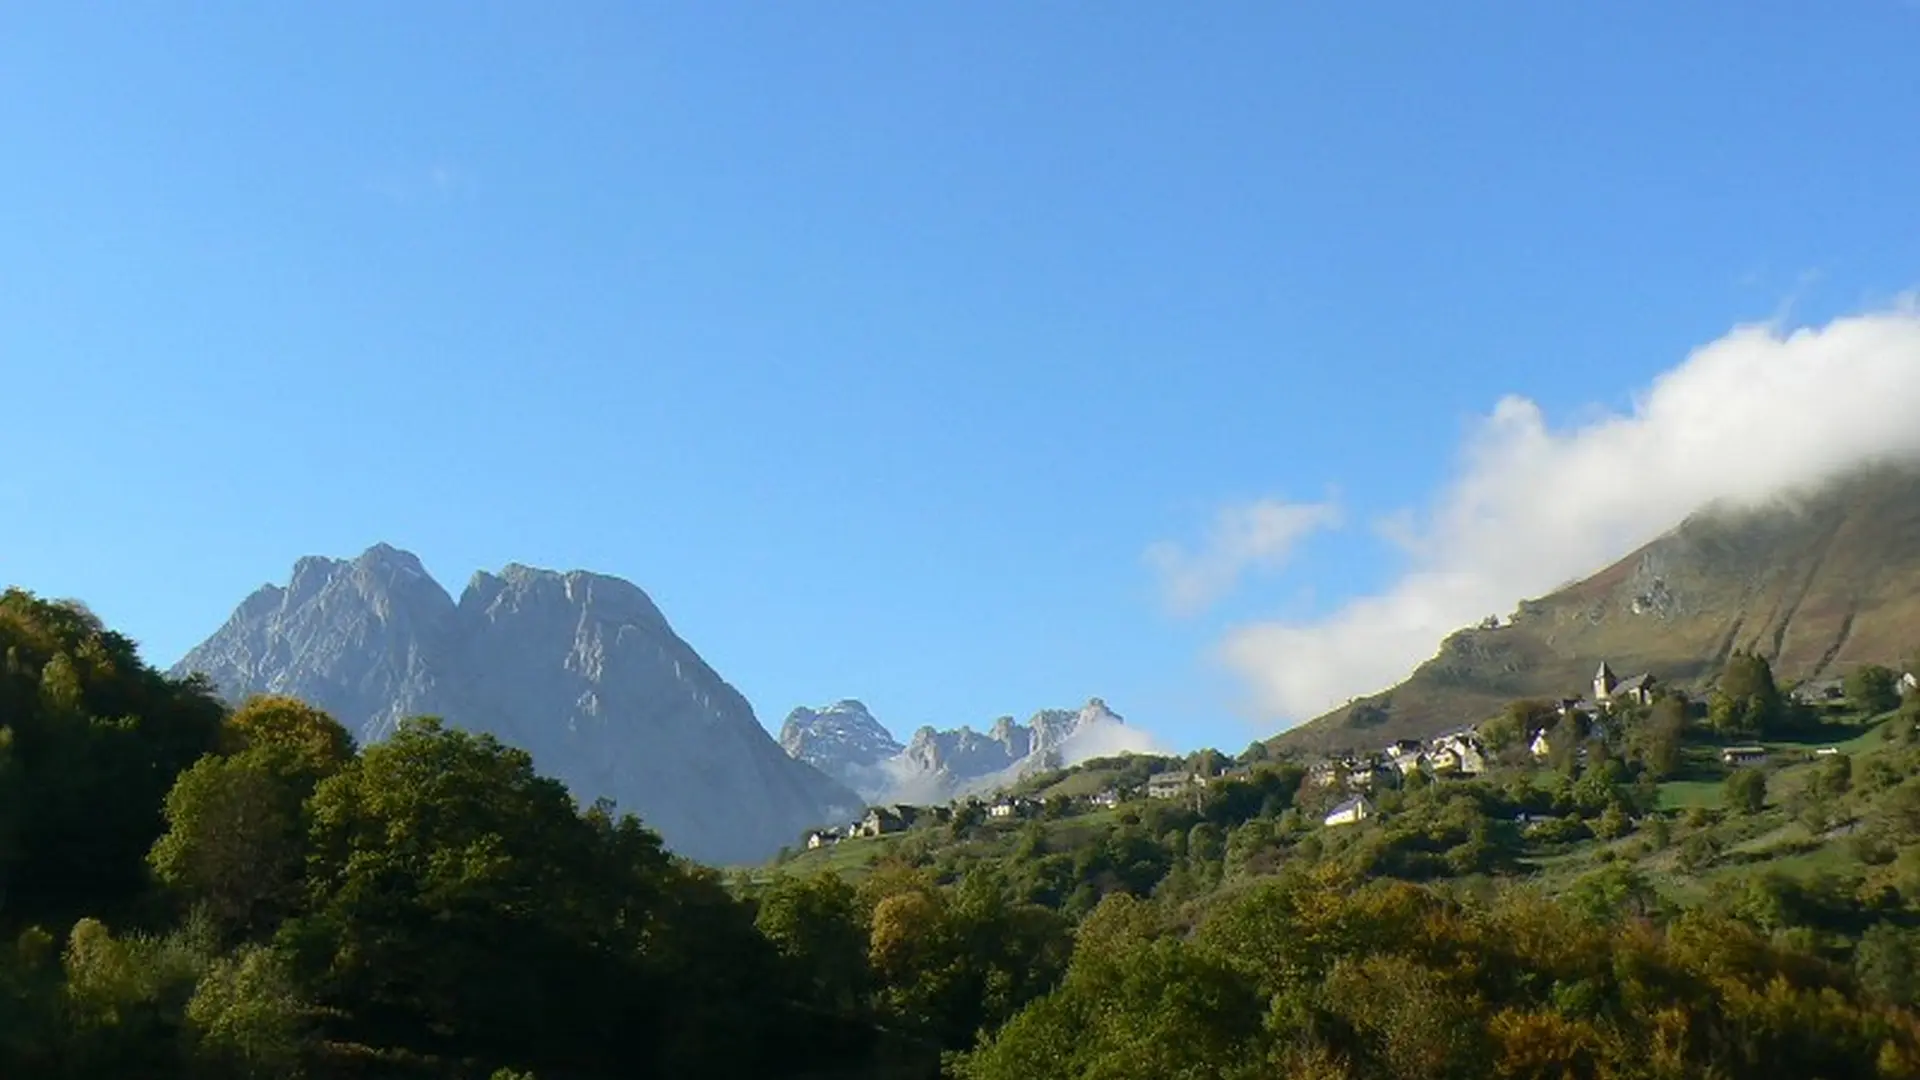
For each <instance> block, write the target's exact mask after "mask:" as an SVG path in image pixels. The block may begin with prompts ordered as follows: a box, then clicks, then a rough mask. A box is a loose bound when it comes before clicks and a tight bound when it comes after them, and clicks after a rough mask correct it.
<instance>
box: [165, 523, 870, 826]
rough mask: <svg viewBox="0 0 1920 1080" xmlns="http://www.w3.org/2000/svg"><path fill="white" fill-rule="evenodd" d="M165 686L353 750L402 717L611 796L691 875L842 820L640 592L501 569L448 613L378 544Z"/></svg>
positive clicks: (250, 604)
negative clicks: (199, 680) (487, 740)
mask: <svg viewBox="0 0 1920 1080" xmlns="http://www.w3.org/2000/svg"><path fill="white" fill-rule="evenodd" d="M175 671H176V673H178V674H185V673H188V672H195V671H197V672H202V673H204V674H205V675H207V676H208V677H209V678H211V679H212V680H213V682H214V684H215V685H216V686H218V687H219V688H220V690H221V692H222V693H223V694H224V695H226V696H227V697H229V698H232V699H239V698H243V697H245V696H247V695H250V694H255V693H281V694H291V695H293V696H296V697H299V698H302V699H304V700H307V701H310V702H312V703H313V704H315V705H318V706H320V707H321V708H324V709H326V710H327V711H329V712H331V713H332V714H333V715H334V716H336V717H338V718H339V719H340V720H341V721H342V722H343V723H345V724H347V725H348V726H349V728H352V729H356V730H357V732H358V734H359V736H360V738H361V740H362V741H363V742H373V741H377V740H379V739H381V738H384V737H385V736H386V735H388V734H390V733H391V732H392V730H393V727H394V725H395V724H396V723H397V722H398V721H399V719H400V718H402V717H405V716H411V715H422V714H431V715H438V716H441V717H444V718H445V719H446V720H447V721H448V722H449V723H450V724H453V725H455V726H459V727H463V728H467V729H469V730H473V731H482V732H488V733H491V734H493V735H495V736H496V737H498V738H499V739H500V740H501V741H503V742H506V743H508V744H511V745H514V746H518V747H521V748H523V749H525V750H527V751H528V752H529V753H531V754H532V755H533V759H534V764H535V766H536V767H537V768H539V769H540V770H541V771H542V772H543V773H546V774H548V775H550V776H554V777H557V778H559V779H560V780H562V781H564V782H565V783H566V784H567V785H568V787H569V788H570V789H571V790H572V791H573V793H574V795H575V797H576V798H577V799H579V800H580V801H581V802H582V803H586V802H591V801H593V800H595V799H601V798H606V799H611V800H613V801H614V802H615V803H616V804H617V806H618V807H619V808H620V809H621V810H624V811H631V812H633V813H636V814H638V815H640V817H641V818H642V819H643V820H644V821H646V822H647V824H649V825H650V826H652V827H653V828H656V829H658V830H659V831H660V833H661V835H662V836H664V837H665V838H666V840H667V843H668V844H669V845H670V846H672V847H673V848H674V849H675V850H677V851H679V852H681V853H683V854H686V855H688V856H691V857H693V858H696V859H700V860H702V861H706V862H711V863H740V862H751V861H758V860H761V859H764V858H766V857H768V856H770V855H772V854H773V853H774V852H776V851H777V850H779V848H780V847H781V846H782V845H786V844H791V843H794V842H796V841H797V839H798V837H799V836H800V834H801V833H802V832H803V831H804V830H805V829H807V828H808V827H810V826H814V825H819V824H824V823H827V822H832V821H843V820H846V819H848V818H850V817H852V816H853V815H855V814H856V813H857V812H858V811H859V809H860V806H861V800H860V799H859V797H858V796H857V795H855V794H854V793H853V792H851V791H849V790H847V789H846V788H845V787H843V786H842V785H840V784H838V783H836V782H834V781H833V780H832V779H830V778H829V777H828V776H826V775H824V774H823V773H821V772H820V771H819V770H817V769H815V768H813V767H812V766H810V765H808V764H806V763H805V762H804V761H798V760H795V759H794V758H792V757H789V756H788V755H787V754H785V753H783V752H782V751H781V748H780V747H779V746H778V745H776V744H775V743H774V741H773V740H772V738H771V737H769V736H768V735H767V733H766V731H765V729H764V728H762V727H761V726H760V724H759V722H758V721H757V720H756V719H755V718H754V715H753V709H752V707H751V706H749V705H748V703H747V701H746V699H745V698H743V697H741V695H740V694H739V692H738V691H736V690H735V689H734V688H733V687H732V686H730V685H729V684H728V683H727V682H726V681H725V680H723V679H722V678H721V677H720V676H719V675H718V674H717V673H715V672H714V670H713V669H712V668H710V667H708V666H707V664H706V662H705V661H704V660H702V659H701V658H700V656H699V654H698V653H696V652H694V650H693V648H692V647H691V646H689V645H688V644H687V643H686V642H685V641H683V640H681V639H680V637H679V636H678V635H677V634H675V633H674V632H673V629H672V627H671V626H669V625H668V623H667V620H666V618H665V616H663V615H662V614H661V613H660V610H659V608H657V607H655V606H654V604H653V601H652V600H650V599H649V598H648V597H647V595H646V594H645V593H644V592H642V591H641V590H640V589H639V588H637V587H636V586H634V585H632V584H630V583H628V582H626V581H622V580H620V579H619V578H614V577H607V576H605V575H600V574H591V573H585V572H580V571H574V572H568V573H559V572H555V571H551V570H539V569H535V568H532V567H527V566H519V565H510V566H508V567H506V568H505V569H503V570H502V571H501V572H500V573H499V574H497V575H495V574H487V573H480V574H476V575H474V577H473V580H472V581H471V582H470V583H469V584H468V585H467V588H466V590H465V591H464V592H463V593H462V595H461V597H460V599H459V602H458V603H455V602H454V601H453V600H452V599H451V598H450V597H449V596H448V595H447V593H446V591H445V590H444V589H442V588H441V587H440V586H439V585H438V584H437V583H435V582H434V580H433V579H432V578H431V577H430V576H428V575H427V573H426V571H425V570H424V569H423V568H422V567H421V565H420V562H419V560H418V559H416V558H414V557H413V556H412V555H410V554H408V553H406V552H404V551H398V550H396V549H394V548H391V547H388V546H386V545H384V544H382V545H377V546H375V547H373V548H371V549H369V550H368V551H367V552H366V553H365V554H363V555H361V556H360V557H359V558H357V559H354V560H352V561H350V562H349V561H344V560H337V559H320V558H307V559H302V560H300V562H299V563H298V564H297V565H296V566H295V568H294V574H293V579H292V581H291V582H290V583H289V584H288V585H287V586H285V587H280V586H273V585H269V586H266V587H264V588H262V589H260V590H259V591H257V592H255V593H254V594H253V595H252V596H250V597H248V598H247V599H246V601H245V602H243V603H242V604H241V605H240V607H239V609H238V610H236V611H235V612H234V614H233V617H232V618H230V619H229V620H228V621H227V624H226V625H225V626H223V627H222V628H221V629H220V630H219V631H218V632H217V633H215V634H214V635H213V636H212V637H211V638H209V639H208V640H207V641H206V642H204V643H203V644H201V645H200V646H199V647H197V648H195V649H194V650H193V651H192V652H190V653H188V654H187V656H186V657H185V659H183V660H182V661H181V662H180V663H179V665H177V666H176V669H175Z"/></svg>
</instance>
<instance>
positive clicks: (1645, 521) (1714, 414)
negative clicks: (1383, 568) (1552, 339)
mask: <svg viewBox="0 0 1920 1080" xmlns="http://www.w3.org/2000/svg"><path fill="white" fill-rule="evenodd" d="M1916 455H1920V308H1916V307H1915V305H1914V304H1913V303H1912V302H1911V301H1909V302H1907V303H1904V304H1902V305H1900V306H1898V307H1896V308H1893V309H1891V310H1886V311H1881V312H1874V313H1869V314H1863V315H1854V316H1848V317H1844V318H1839V319H1835V320H1833V321H1832V322H1829V323H1827V324H1826V325H1824V326H1819V327H1801V328H1797V329H1791V330H1789V329H1786V328H1784V327H1782V326H1780V325H1778V324H1762V325H1748V326H1740V327H1737V328H1735V329H1734V330H1733V331H1732V332H1730V333H1728V334H1727V335H1726V336H1725V337H1722V338H1720V339H1719V340H1717V341H1715V342H1713V343H1711V344H1709V345H1707V346H1705V347H1703V348H1700V349H1698V350H1696V351H1694V352H1693V353H1692V354H1691V355H1689V356H1688V357H1687V358H1686V360H1685V361H1684V362H1682V363H1681V364H1680V365H1679V366H1678V367H1675V368H1673V369H1672V370H1670V371H1668V372H1666V373H1664V374H1662V375H1661V376H1660V377H1658V378H1657V379H1655V380H1654V381H1653V383H1652V385H1651V386H1649V387H1647V388H1646V389H1645V391H1644V392H1643V393H1642V394H1640V395H1639V396H1638V398H1637V400H1636V401H1635V404H1634V407H1633V409H1632V410H1631V412H1630V413H1628V414H1626V415H1618V414H1612V415H1603V416H1601V417H1599V418H1597V419H1594V420H1592V421H1590V422H1586V423H1583V424H1580V425H1577V426H1573V427H1570V428H1566V429H1564V430H1554V429H1552V428H1550V427H1549V426H1548V424H1547V422H1546V420H1545V418H1544V417H1543V415H1542V414H1541V411H1540V409H1539V407H1538V406H1537V405H1535V404H1534V403H1533V402H1531V401H1528V400H1526V399H1525V398H1520V397H1507V398H1505V399H1503V400H1501V401H1500V402H1499V403H1498V404H1497V405H1495V406H1494V409H1493V411H1492V413H1491V414H1490V415H1488V416H1487V417H1485V418H1484V419H1483V420H1482V422H1481V423H1480V424H1479V426H1478V428H1477V430H1476V431H1475V432H1474V433H1473V434H1472V435H1471V436H1470V437H1469V438H1468V440H1467V442H1466V445H1465V446H1464V448H1463V452H1462V454H1461V461H1460V467H1459V471H1458V474H1457V476H1456V477H1455V479H1454V480H1453V481H1452V482H1451V483H1450V484H1449V485H1448V486H1447V487H1446V488H1445V489H1444V490H1443V491H1442V492H1441V493H1440V494H1439V496H1438V498H1437V499H1436V500H1435V502H1434V503H1433V505H1432V507H1431V508H1430V509H1429V510H1428V511H1427V512H1426V513H1425V514H1421V515H1412V516H1403V517H1401V518H1399V519H1398V520H1397V521H1396V522H1395V524H1394V525H1393V527H1392V528H1391V532H1390V534H1391V536H1392V538H1393V539H1394V540H1395V542H1396V543H1398V544H1399V545H1400V546H1401V547H1402V548H1403V549H1404V550H1405V553H1406V556H1407V566H1406V569H1405V571H1404V572H1403V573H1402V575H1401V576H1400V578H1399V579H1398V580H1397V581H1396V582H1395V583H1394V584H1393V585H1392V586H1390V587H1389V588H1387V589H1386V590H1384V591H1382V592H1380V593H1378V594H1376V595H1371V596H1364V597H1360V598H1358V599H1355V600H1352V601H1350V602H1349V603H1347V604H1346V605H1345V606H1344V607H1342V608H1340V609H1338V610H1337V611H1335V612H1333V613H1332V614H1331V615H1329V616H1327V617H1325V618H1322V619H1318V620H1314V621H1307V622H1268V623H1255V624H1251V625H1245V626H1240V627H1237V628H1235V629H1233V630H1231V631H1230V632H1229V633H1228V635H1227V637H1226V639H1225V640H1224V641H1223V642H1222V643H1221V644H1220V646H1219V657H1220V659H1221V660H1222V661H1223V662H1224V663H1225V664H1226V666H1227V667H1228V668H1229V669H1230V670H1232V671H1233V672H1235V673H1236V674H1237V675H1238V676H1240V678H1241V679H1243V680H1244V682H1245V683H1246V685H1247V687H1248V688H1249V689H1250V691H1251V698H1252V699H1251V705H1252V706H1253V707H1254V709H1255V710H1256V711H1257V712H1259V714H1260V715H1261V717H1262V718H1263V719H1266V720H1279V721H1282V722H1283V723H1286V724H1293V723H1298V722H1301V721H1303V720H1307V719H1310V718H1312V717H1313V716H1316V715H1318V714H1320V713H1323V712H1325V711H1327V710H1328V709H1330V708H1333V707H1335V706H1337V705H1339V704H1341V703H1343V702H1345V701H1347V700H1348V699H1350V698H1353V697H1357V696H1360V695H1363V694H1369V693H1373V692H1375V691H1378V690H1383V689H1385V688H1387V687H1388V686H1390V685H1392V684H1393V683H1395V682H1398V681H1399V680H1400V679H1402V678H1404V677H1405V676H1406V675H1407V674H1408V673H1409V672H1410V671H1411V670H1412V669H1413V668H1414V667H1415V666H1417V665H1418V664H1419V663H1421V662H1422V661H1424V660H1426V659H1428V658H1430V657H1431V656H1432V655H1433V654H1434V651H1435V650H1436V649H1437V648H1438V646H1439V643H1440V640H1441V638H1443V637H1444V636H1446V635H1447V634H1448V633H1451V632H1452V631H1454V630H1457V629H1459V628H1461V627H1463V626H1467V625H1469V624H1472V623H1474V622H1477V621H1479V620H1480V619H1481V618H1483V617H1485V616H1486V615H1488V614H1491V613H1495V612H1502V613H1504V612H1508V611H1511V610H1513V607H1514V605H1515V604H1516V603H1517V602H1518V601H1520V600H1522V599H1525V598H1528V597H1533V596H1539V595H1543V594H1545V593H1547V592H1551V591H1552V590H1554V589H1555V588H1557V587H1559V586H1560V585H1562V584H1564V583H1566V582H1567V581H1569V580H1572V579H1576V578H1580V577H1584V576H1586V575H1588V574H1590V573H1592V572H1594V571H1596V570H1599V569H1600V568H1602V567H1604V566H1606V565H1607V564H1609V563H1611V562H1612V561H1614V560H1615V559H1618V558H1619V557H1621V556H1622V555H1624V554H1626V553H1627V552H1629V551H1631V550H1632V549H1633V548H1635V547H1637V546H1639V545H1640V544H1643V543H1646V542H1647V541H1649V540H1651V539H1653V538H1654V537H1656V536H1658V535H1659V534H1660V533H1662V532H1664V531H1666V530H1667V529H1668V528H1670V527H1672V526H1673V525H1675V524H1676V523H1678V522H1679V521H1680V520H1681V519H1682V518H1684V517H1685V516H1686V515H1687V514H1689V513H1690V512H1692V511H1694V510H1696V509H1699V508H1700V507H1701V506H1702V505H1704V504H1705V503H1708V502H1710V501H1713V500H1715V499H1726V500H1730V501H1735V502H1747V503H1751V502H1757V501H1762V500H1765V499H1767V498H1769V497H1771V496H1774V495H1777V494H1781V493H1783V492H1785V491H1787V490H1789V489H1792V488H1796V487H1802V486H1805V485H1809V484H1814V483H1818V482H1819V481H1821V480H1824V479H1827V478H1829V477H1831V476H1833V475H1834V474H1836V473H1839V472H1842V471H1845V470H1846V469H1849V468H1851V467H1854V466H1857V465H1861V464H1864V463H1866V462H1869V461H1872V460H1877V459H1885V458H1892V457H1909V456H1916ZM1229 546H1230V545H1229ZM1210 550H1211V549H1210ZM1223 563H1225V564H1231V563H1232V559H1230V558H1223ZM1175 565H1176V566H1177V567H1179V568H1182V569H1186V570H1192V569H1193V567H1195V566H1199V567H1202V568H1207V567H1209V566H1210V564H1209V563H1208V561H1207V559H1206V558H1205V557H1200V558H1198V559H1196V560H1194V561H1193V562H1191V563H1178V562H1177V563H1176V564H1175ZM1236 573H1237V571H1236ZM1233 577H1234V574H1227V575H1226V580H1227V581H1228V582H1229V583H1230V582H1231V580H1232V579H1233ZM1196 579H1197V580H1199V581H1201V582H1203V583H1205V584H1207V585H1213V584H1215V583H1217V581H1218V580H1219V579H1220V572H1218V571H1216V572H1214V573H1213V575H1212V576H1209V575H1208V574H1207V573H1198V574H1197V575H1196Z"/></svg>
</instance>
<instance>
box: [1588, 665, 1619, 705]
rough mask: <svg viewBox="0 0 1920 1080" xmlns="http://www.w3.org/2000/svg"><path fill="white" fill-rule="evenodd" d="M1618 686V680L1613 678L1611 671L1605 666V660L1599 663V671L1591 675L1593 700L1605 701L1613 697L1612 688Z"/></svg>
mask: <svg viewBox="0 0 1920 1080" xmlns="http://www.w3.org/2000/svg"><path fill="white" fill-rule="evenodd" d="M1618 685H1620V680H1619V679H1616V678H1614V676H1613V669H1612V668H1610V667H1608V666H1607V662H1606V661H1605V660H1602V661H1600V670H1599V671H1596V672H1594V673H1593V700H1594V701H1596V702H1598V701H1605V700H1607V699H1608V698H1610V697H1612V696H1613V688H1614V687H1616V686H1618Z"/></svg>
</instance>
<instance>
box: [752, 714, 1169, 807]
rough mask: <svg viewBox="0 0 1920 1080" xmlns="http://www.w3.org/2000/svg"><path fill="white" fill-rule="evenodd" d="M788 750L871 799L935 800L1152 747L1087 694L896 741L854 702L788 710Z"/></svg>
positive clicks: (783, 739) (783, 733) (784, 734)
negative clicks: (1082, 701)
mask: <svg viewBox="0 0 1920 1080" xmlns="http://www.w3.org/2000/svg"><path fill="white" fill-rule="evenodd" d="M780 743H781V746H782V747H783V748H785V750H786V751H787V753H788V754H790V755H792V756H794V757H796V758H799V759H800V760H803V761H806V762H808V763H809V764H812V765H815V766H817V767H818V768H819V769H820V770H821V771H822V772H825V773H826V774H827V775H829V776H831V777H833V778H835V779H837V780H839V781H840V782H841V783H843V784H846V785H847V786H848V787H851V788H853V789H854V790H855V791H858V792H860V794H862V795H863V796H865V797H866V798H867V799H868V800H869V801H872V802H882V803H884V802H941V801H945V800H947V799H950V798H953V797H954V796H956V795H965V794H971V793H975V792H983V791H990V790H992V789H993V788H996V787H999V786H1002V785H1004V784H1008V783H1012V782H1013V781H1015V780H1018V779H1019V778H1020V777H1022V776H1024V775H1026V774H1028V773H1031V772H1034V771H1036V770H1039V769H1045V768H1058V767H1060V766H1062V765H1071V764H1075V763H1077V762H1079V761H1083V760H1085V759H1086V758H1089V757H1096V756H1100V755H1101V754H1107V753H1119V752H1121V751H1123V750H1140V751H1147V750H1150V749H1152V747H1151V745H1150V740H1148V739H1147V738H1146V736H1145V735H1144V734H1143V733H1141V732H1138V731H1136V730H1134V729H1132V728H1128V727H1127V726H1126V722H1125V721H1124V720H1122V719H1121V718H1120V717H1119V716H1118V715H1116V714H1115V713H1114V712H1113V711H1112V710H1110V709H1108V708H1107V705H1106V703H1105V702H1104V701H1101V700H1100V699H1099V698H1094V699H1092V700H1091V701H1089V702H1087V704H1086V706H1085V707H1083V708H1081V709H1078V710H1075V709H1044V710H1042V711H1040V712H1038V713H1035V714H1034V715H1033V717H1032V718H1031V719H1029V720H1028V721H1027V723H1025V724H1021V723H1018V722H1016V721H1015V720H1014V719H1013V717H1011V716H1002V717H1000V718H999V719H997V720H995V721H994V722H993V724H992V726H990V727H989V728H988V729H987V730H986V731H984V732H982V731H975V730H974V729H973V728H972V727H970V726H966V725H962V726H961V727H958V728H954V729H949V730H945V731H942V730H940V729H937V728H934V727H931V726H926V727H922V728H920V729H919V730H917V731H915V732H914V733H913V737H912V738H911V739H910V740H909V741H908V743H907V745H905V746H904V747H903V746H901V745H900V744H899V743H898V742H897V741H895V740H894V738H893V736H892V735H891V734H890V733H889V732H888V731H887V730H886V728H885V727H883V726H881V724H880V722H879V721H878V720H875V719H874V718H873V716H872V715H871V714H870V713H868V712H867V710H866V707H865V706H863V705H860V704H859V703H858V702H846V701H843V702H840V703H838V704H836V705H830V706H827V707H826V708H824V709H818V710H816V709H809V708H799V709H795V710H794V711H793V712H792V713H791V714H790V715H788V717H787V722H786V725H785V726H784V727H783V728H782V729H781V735H780Z"/></svg>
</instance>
